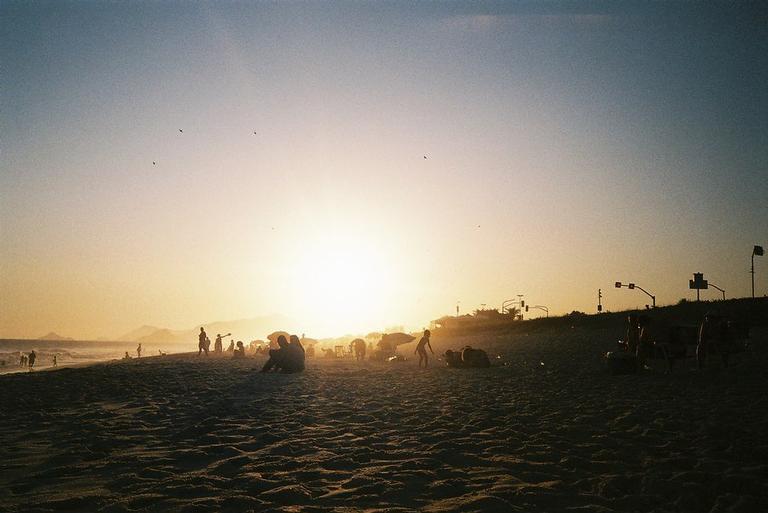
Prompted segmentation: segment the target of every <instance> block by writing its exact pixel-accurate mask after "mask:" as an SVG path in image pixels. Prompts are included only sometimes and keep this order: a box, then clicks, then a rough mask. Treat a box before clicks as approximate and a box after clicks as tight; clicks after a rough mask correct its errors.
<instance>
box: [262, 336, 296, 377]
mask: <svg viewBox="0 0 768 513" xmlns="http://www.w3.org/2000/svg"><path fill="white" fill-rule="evenodd" d="M277 346H278V347H277V349H270V350H269V359H268V360H267V361H266V363H265V364H264V367H262V368H261V372H270V371H278V372H284V373H293V372H301V371H303V370H304V361H305V359H306V353H305V351H304V346H302V345H301V341H300V340H299V337H297V336H296V335H291V336H290V341H289V340H288V339H286V338H285V335H280V336H278V337H277Z"/></svg>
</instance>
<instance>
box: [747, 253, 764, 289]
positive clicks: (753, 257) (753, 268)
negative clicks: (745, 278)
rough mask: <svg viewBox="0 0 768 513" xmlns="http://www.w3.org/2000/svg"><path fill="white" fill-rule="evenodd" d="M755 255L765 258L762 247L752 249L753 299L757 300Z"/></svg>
mask: <svg viewBox="0 0 768 513" xmlns="http://www.w3.org/2000/svg"><path fill="white" fill-rule="evenodd" d="M755 255H757V256H763V247H762V246H755V247H754V248H752V269H751V270H750V271H749V272H750V273H751V274H752V299H755Z"/></svg>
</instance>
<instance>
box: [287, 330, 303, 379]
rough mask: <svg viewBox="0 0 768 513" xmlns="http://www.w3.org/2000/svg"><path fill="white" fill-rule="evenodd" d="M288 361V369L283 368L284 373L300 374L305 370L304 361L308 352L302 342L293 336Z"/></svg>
mask: <svg viewBox="0 0 768 513" xmlns="http://www.w3.org/2000/svg"><path fill="white" fill-rule="evenodd" d="M288 349H289V351H288V360H287V362H286V364H287V367H283V372H299V371H303V370H304V361H305V359H306V356H307V355H306V352H305V351H304V346H303V345H301V340H299V337H297V336H296V335H291V341H290V344H288Z"/></svg>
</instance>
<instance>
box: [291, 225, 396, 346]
mask: <svg viewBox="0 0 768 513" xmlns="http://www.w3.org/2000/svg"><path fill="white" fill-rule="evenodd" d="M391 266H392V262H391V261H388V259H387V258H386V257H385V255H384V254H383V253H381V252H377V251H376V248H375V247H374V246H373V245H372V244H365V243H361V241H360V240H355V241H349V243H343V242H341V241H340V240H338V238H326V239H323V240H322V241H320V242H317V243H315V244H313V245H312V246H311V247H308V248H306V247H305V248H304V249H303V250H302V253H301V255H300V256H299V257H298V258H297V259H296V261H295V262H294V263H293V265H292V267H291V269H290V273H291V275H292V281H293V289H294V297H295V298H297V299H298V302H299V303H300V305H301V309H302V316H303V317H305V318H307V319H311V325H312V326H313V327H316V329H318V330H320V331H323V332H326V333H349V332H351V331H354V330H364V329H369V328H371V329H372V328H374V327H376V326H379V324H381V323H383V322H384V320H383V316H384V309H385V308H386V305H387V304H389V302H390V300H391V298H392V296H393V273H392V268H391Z"/></svg>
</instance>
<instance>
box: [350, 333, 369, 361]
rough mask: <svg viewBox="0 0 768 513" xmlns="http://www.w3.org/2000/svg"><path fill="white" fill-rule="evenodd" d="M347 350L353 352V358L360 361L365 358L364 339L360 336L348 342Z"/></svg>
mask: <svg viewBox="0 0 768 513" xmlns="http://www.w3.org/2000/svg"><path fill="white" fill-rule="evenodd" d="M349 350H350V351H351V352H354V353H355V360H357V361H358V362H359V361H362V360H364V359H365V340H363V339H362V338H356V339H355V340H353V341H352V342H350V343H349Z"/></svg>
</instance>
